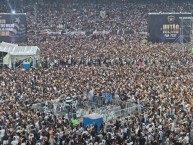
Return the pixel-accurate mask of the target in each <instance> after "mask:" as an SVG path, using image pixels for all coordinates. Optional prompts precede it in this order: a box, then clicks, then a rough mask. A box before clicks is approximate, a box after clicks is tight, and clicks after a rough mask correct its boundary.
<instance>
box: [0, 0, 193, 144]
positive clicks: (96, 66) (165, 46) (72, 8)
mask: <svg viewBox="0 0 193 145" xmlns="http://www.w3.org/2000/svg"><path fill="white" fill-rule="evenodd" d="M12 2H13V0H10V3H12ZM20 2H21V3H22V4H21V3H20ZM19 4H21V6H18V5H19ZM15 5H16V6H17V7H16V8H15V10H16V12H26V13H27V23H28V44H27V45H31V46H34V45H37V46H38V47H39V48H40V50H41V51H40V52H41V54H40V55H41V57H42V58H41V60H40V61H41V63H40V65H38V66H37V68H30V69H28V70H23V69H21V68H16V69H8V68H3V69H1V75H0V79H1V82H0V83H1V84H0V86H1V87H0V144H2V145H132V144H133V145H192V144H193V53H192V52H191V48H189V47H190V46H189V45H186V44H184V45H181V44H178V43H175V44H174V43H151V42H147V41H145V40H146V39H147V34H146V33H142V32H146V31H147V14H148V12H160V11H162V12H179V11H180V12H191V10H192V9H193V2H192V1H177V2H174V1H166V0H163V1H162V0H156V1H153V0H148V1H147V2H146V1H142V0H141V1H140V0H137V1H127V0H122V1H121V0H120V1H119V0H115V1H108V0H107V1H103V0H100V1H92V2H91V1H86V0H85V1H83V0H82V1H80V2H79V1H72V2H70V1H62V0H61V1H60V0H57V1H55V2H53V1H47V2H46V3H45V0H36V1H32V0H27V2H25V1H22V0H20V1H18V2H17V3H16V2H15ZM9 10H10V6H9V5H8V4H7V1H5V0H4V1H2V2H0V12H2V13H3V12H8V11H9ZM48 29H49V32H50V31H52V32H53V33H48ZM42 30H44V32H43V31H42ZM60 30H61V31H60ZM59 31H60V32H59ZM46 32H47V33H46ZM70 32H74V33H75V32H77V33H78V32H79V33H78V34H76V35H72V34H69V33H70ZM80 32H81V33H80ZM97 32H98V33H97ZM106 32H107V33H106ZM19 45H25V43H21V44H19ZM90 92H92V93H91V94H90ZM102 93H108V94H112V96H113V99H118V100H121V101H122V102H129V103H132V104H138V103H140V105H141V106H142V110H141V112H140V113H135V114H133V115H132V116H129V115H128V116H126V117H121V116H120V117H117V118H116V119H114V120H111V121H108V122H103V124H102V125H101V126H100V128H98V126H97V125H96V124H95V125H93V126H87V127H84V125H83V122H82V121H80V122H78V124H74V123H73V122H72V121H71V119H69V118H68V117H66V116H65V115H60V114H56V113H54V111H49V112H42V111H40V110H38V109H34V108H32V106H33V104H35V103H46V102H49V101H52V100H55V99H57V98H58V97H60V96H64V97H65V98H67V97H69V98H70V99H71V98H76V99H78V100H80V101H84V100H89V99H90V98H89V96H92V97H93V96H101V95H102ZM70 111H71V110H70ZM75 118H76V117H75Z"/></svg>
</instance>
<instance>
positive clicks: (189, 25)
mask: <svg viewBox="0 0 193 145" xmlns="http://www.w3.org/2000/svg"><path fill="white" fill-rule="evenodd" d="M192 30H193V17H180V43H181V44H183V43H188V42H191V41H192V40H193V39H192V36H193V35H192Z"/></svg>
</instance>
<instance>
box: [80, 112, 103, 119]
mask: <svg viewBox="0 0 193 145" xmlns="http://www.w3.org/2000/svg"><path fill="white" fill-rule="evenodd" d="M84 118H90V119H98V118H102V115H100V114H97V113H92V114H89V115H85V116H84Z"/></svg>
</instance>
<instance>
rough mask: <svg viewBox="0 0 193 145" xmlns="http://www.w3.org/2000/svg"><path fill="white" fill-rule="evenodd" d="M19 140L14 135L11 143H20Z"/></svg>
mask: <svg viewBox="0 0 193 145" xmlns="http://www.w3.org/2000/svg"><path fill="white" fill-rule="evenodd" d="M18 143H19V142H18V140H17V139H16V138H15V137H13V141H12V142H11V145H18Z"/></svg>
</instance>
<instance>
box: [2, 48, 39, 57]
mask: <svg viewBox="0 0 193 145" xmlns="http://www.w3.org/2000/svg"><path fill="white" fill-rule="evenodd" d="M0 52H7V53H9V54H10V55H12V56H13V55H14V56H16V55H20V56H21V55H24V56H31V55H37V54H38V53H39V48H38V47H37V46H11V45H0Z"/></svg>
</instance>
